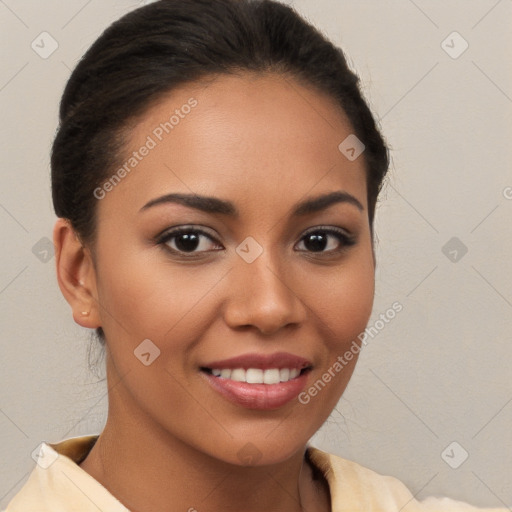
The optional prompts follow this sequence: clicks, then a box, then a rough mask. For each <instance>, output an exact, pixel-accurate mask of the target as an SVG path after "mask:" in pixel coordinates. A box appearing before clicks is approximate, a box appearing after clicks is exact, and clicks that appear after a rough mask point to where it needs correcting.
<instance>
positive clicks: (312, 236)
mask: <svg viewBox="0 0 512 512" xmlns="http://www.w3.org/2000/svg"><path fill="white" fill-rule="evenodd" d="M355 243H356V240H355V237H354V236H351V235H348V234H347V233H346V232H345V231H343V230H341V229H337V228H333V227H330V228H327V227H326V228H324V227H317V228H315V229H313V230H311V231H309V232H308V233H306V234H305V235H304V236H303V237H302V238H301V240H300V242H299V244H303V245H304V246H305V247H306V249H305V250H306V251H308V252H317V253H337V252H341V251H344V250H346V249H347V248H348V247H350V246H352V245H354V244H355ZM301 250H303V249H301Z"/></svg>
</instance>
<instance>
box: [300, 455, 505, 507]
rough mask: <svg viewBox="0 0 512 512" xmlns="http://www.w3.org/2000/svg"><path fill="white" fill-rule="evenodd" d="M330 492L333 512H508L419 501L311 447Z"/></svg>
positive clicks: (393, 483) (397, 485) (390, 481)
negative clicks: (370, 511)
mask: <svg viewBox="0 0 512 512" xmlns="http://www.w3.org/2000/svg"><path fill="white" fill-rule="evenodd" d="M308 454H309V456H310V458H311V461H312V462H313V463H314V464H315V465H316V466H317V468H318V469H320V470H321V471H322V472H323V474H324V476H325V478H326V480H327V482H328V483H329V489H330V492H331V501H332V512H349V511H350V512H352V511H354V510H372V511H375V512H377V511H378V512H399V511H400V512H506V511H508V509H506V508H494V509H492V508H477V507H474V506H472V505H469V504H468V503H464V502H461V501H456V500H452V499H450V498H447V497H442V498H438V497H434V496H431V497H429V498H426V499H425V500H423V501H418V500H417V499H416V498H415V497H414V496H413V494H412V493H411V492H410V490H409V489H408V488H407V487H406V486H405V484H404V483H403V482H401V481H400V480H398V479H397V478H395V477H392V476H387V475H382V474H380V473H377V472H376V471H373V470H371V469H369V468H366V467H364V466H362V465H360V464H357V463H356V462H353V461H350V460H348V459H344V458H342V457H339V456H337V455H333V454H330V453H327V452H323V451H321V450H319V449H317V448H313V447H308Z"/></svg>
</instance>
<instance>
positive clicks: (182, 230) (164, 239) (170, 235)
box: [155, 226, 356, 259]
mask: <svg viewBox="0 0 512 512" xmlns="http://www.w3.org/2000/svg"><path fill="white" fill-rule="evenodd" d="M190 233H194V234H199V235H203V236H205V237H206V238H208V239H209V240H211V241H212V242H214V243H216V244H218V245H220V243H219V242H218V241H217V240H216V239H215V238H214V237H213V236H212V235H210V234H209V233H207V232H206V231H204V230H202V229H200V228H196V227H193V226H190V227H188V226H186V227H185V226H183V227H179V228H175V229H172V230H169V231H166V232H164V233H162V234H161V235H159V236H158V237H156V239H155V242H156V243H157V244H159V245H162V246H164V249H165V250H167V251H170V252H171V253H173V254H177V255H179V256H184V257H185V258H189V259H192V258H194V257H197V255H200V254H203V253H206V252H211V251H199V252H195V251H191V252H186V251H180V250H178V249H173V248H172V247H169V245H168V244H169V241H170V240H172V239H174V238H177V237H178V236H180V235H183V234H190ZM317 233H323V234H327V235H333V236H335V237H336V238H337V239H338V241H339V242H340V245H341V247H340V248H338V249H331V250H329V251H308V250H301V251H300V252H307V253H310V254H315V255H317V254H318V255H322V254H339V253H342V252H344V251H346V250H347V249H348V248H349V247H350V246H353V245H355V244H356V238H355V237H354V236H352V235H348V234H347V233H345V232H344V231H343V230H341V229H339V228H334V227H323V226H318V227H315V228H313V229H310V230H309V231H307V232H306V233H305V234H304V235H303V236H302V237H301V239H300V242H302V241H303V240H304V239H305V238H307V237H308V236H309V235H312V234H317ZM214 250H215V249H214Z"/></svg>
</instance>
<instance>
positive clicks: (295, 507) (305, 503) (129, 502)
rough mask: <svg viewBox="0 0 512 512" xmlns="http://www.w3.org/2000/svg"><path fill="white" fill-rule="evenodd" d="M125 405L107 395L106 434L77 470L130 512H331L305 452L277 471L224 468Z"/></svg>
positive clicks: (272, 467)
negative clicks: (242, 511) (314, 479)
mask: <svg viewBox="0 0 512 512" xmlns="http://www.w3.org/2000/svg"><path fill="white" fill-rule="evenodd" d="M114 389H115V388H114ZM121 399H122V400H121ZM127 400H128V404H129V398H127V397H126V396H122V397H121V396H118V395H117V393H112V394H111V395H110V396H109V414H108V420H107V423H106V425H105V428H104V430H103V432H102V433H101V435H100V436H99V438H98V440H97V441H96V444H95V445H94V447H93V448H92V450H91V452H90V453H89V455H88V456H87V458H86V459H85V460H84V461H83V462H82V463H81V465H80V466H81V468H82V469H84V470H85V471H86V472H88V473H89V474H90V475H91V476H92V477H93V478H95V479H96V480H97V481H98V482H99V483H100V484H102V485H103V486H104V487H105V488H106V489H107V490H108V491H109V492H110V493H111V494H112V495H113V496H115V497H116V498H117V499H118V500H119V501H121V503H123V504H124V505H125V506H126V507H127V508H128V509H130V510H131V511H132V512H146V511H155V512H160V511H162V512H164V511H165V512H174V511H176V512H178V511H179V512H183V511H189V512H194V511H197V512H203V511H207V510H223V511H226V512H228V511H235V510H237V511H238V510H244V512H262V511H268V510H279V511H280V512H299V511H303V510H305V511H307V512H324V511H327V510H330V504H329V491H328V486H327V484H326V482H325V481H323V482H320V483H315V482H314V481H313V472H312V468H311V467H310V466H309V464H308V463H307V462H306V461H305V458H304V452H305V447H304V449H302V450H300V451H299V452H297V453H295V454H294V455H293V456H292V457H290V458H289V459H287V460H285V461H283V462H280V463H278V464H272V465H267V466H249V467H247V466H239V465H233V464H229V463H226V462H224V461H222V460H218V459H217V458H214V457H211V456H209V455H208V454H205V453H204V452H201V451H199V450H197V449H195V448H194V447H192V446H190V445H188V444H185V443H183V442H181V441H180V440H179V439H177V438H176V437H175V436H172V435H171V434H170V433H169V432H167V431H165V430H164V429H162V427H161V426H159V425H155V424H152V423H151V422H150V420H148V418H147V417H146V416H143V415H139V416H137V415H134V412H133V411H132V410H131V409H130V407H129V405H128V406H127ZM118 404H120V406H118Z"/></svg>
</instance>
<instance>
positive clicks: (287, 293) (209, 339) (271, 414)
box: [94, 74, 374, 464]
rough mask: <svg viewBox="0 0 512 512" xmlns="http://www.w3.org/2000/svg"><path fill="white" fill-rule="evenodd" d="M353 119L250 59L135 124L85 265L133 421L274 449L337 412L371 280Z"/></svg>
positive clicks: (237, 454)
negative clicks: (350, 152) (348, 144)
mask: <svg viewBox="0 0 512 512" xmlns="http://www.w3.org/2000/svg"><path fill="white" fill-rule="evenodd" d="M171 116H173V117H171ZM165 123H167V124H165ZM351 133H352V129H351V126H350V124H349V123H348V122H347V120H346V118H345V116H344V115H343V113H342V112H341V111H340V109H339V108H338V107H337V106H336V104H334V103H333V102H332V100H331V99H330V98H327V97H325V96H323V95H321V94H319V93H317V92H315V91H313V90H311V89H309V88H305V87H303V86H301V85H299V83H297V82H296V81H294V80H292V79H289V78H284V77H280V76H275V75H259V76H255V75H249V74H245V75H239V76H221V77H218V78H216V79H214V80H210V81H209V82H208V83H201V84H199V83H197V84H193V85H187V86H183V87H182V88H181V89H179V90H175V91H173V92H172V94H170V95H169V96H168V97H166V99H164V100H162V101H160V102H159V103H158V104H157V105H155V106H154V107H152V109H151V110H150V111H148V112H147V113H146V114H145V115H144V117H143V118H142V119H141V120H140V121H139V122H138V124H137V125H136V126H135V128H134V130H133V132H132V133H131V136H130V140H129V142H128V150H127V152H126V155H125V161H126V162H127V165H126V166H125V172H124V173H123V172H122V171H120V172H118V173H117V178H113V179H112V180H111V182H110V186H109V185H108V184H107V185H105V186H104V187H103V188H102V189H101V191H98V190H97V193H96V194H97V196H98V197H101V199H99V200H98V205H97V208H98V210H97V213H98V222H97V239H96V245H95V250H94V261H95V266H94V272H95V293H96V294H97V297H96V298H97V301H98V304H100V307H99V315H100V319H101V326H102V328H103V330H104V332H105V336H106V340H107V344H108V348H109V360H108V362H107V364H108V371H109V372H110V375H114V374H117V375H118V376H122V378H121V379H120V380H119V382H118V384H117V385H116V395H115V400H118V401H122V403H119V404H117V406H118V409H119V410H120V409H121V408H122V410H123V411H125V414H126V415H127V416H129V417H130V418H132V419H133V424H136V425H141V429H144V432H141V435H151V434H147V432H148V430H149V431H150V430H151V429H153V428H154V429H155V431H156V430H158V431H159V432H164V433H165V435H166V436H169V437H170V438H173V439H177V440H179V441H180V442H182V443H185V444H186V445H188V446H190V447H193V448H194V449H197V450H200V451H201V452H203V453H206V454H209V455H211V456H212V457H215V458H217V459H222V460H224V461H227V462H230V463H234V464H241V463H243V459H244V456H245V455H249V456H251V455H252V456H253V458H255V454H256V453H257V457H256V458H257V459H258V463H259V464H270V463H275V462H278V461H282V460H284V459H286V458H287V457H289V456H291V454H293V453H296V451H297V450H299V449H301V448H302V447H303V446H304V445H305V443H306V442H307V441H308V440H309V438H310V437H311V436H312V435H313V434H314V433H315V431H316V430H318V428H319V427H320V426H321V425H322V423H323V422H324V421H325V420H326V418H327V417H328V416H329V414H330V413H331V411H332V409H333V408H334V407H335V405H336V403H337V402H338V400H339V398H340V396H341V394H342V393H343V391H344V389H345V387H346V385H347V383H348V381H349V379H350V376H351V374H352V371H353V369H354V365H355V363H356V359H357V355H354V357H353V358H352V359H351V360H349V361H347V359H346V358H344V357H343V356H344V354H345V353H346V352H347V350H349V349H350V348H351V347H354V340H356V341H357V336H358V334H360V333H361V332H362V331H364V328H365V326H366V324H367V322H368V319H369V316H370V313H371V309H372V303H373V295H374V260H373V252H372V242H371V235H370V226H369V220H368V205H367V199H366V190H367V189H366V178H365V171H364V162H363V157H360V158H357V159H356V160H354V161H349V160H348V159H347V158H345V156H344V155H343V154H342V153H341V152H340V150H339V149H338V145H339V144H340V142H341V141H343V140H344V139H345V138H346V137H347V136H349V135H350V134H351ZM144 147H145V148H146V150H144V149H141V148H144ZM134 152H136V153H134ZM130 158H133V160H130ZM123 163H124V162H123ZM176 194H180V195H181V196H176ZM180 197H181V199H180ZM187 197H188V199H187ZM206 198H210V199H206ZM320 198H323V199H320ZM144 340H146V341H144ZM141 343H142V344H141ZM352 352H353V354H357V351H356V350H352ZM340 357H341V358H343V360H344V364H343V365H342V364H341V363H340ZM337 361H338V365H336V362H337ZM340 366H342V368H341V369H340ZM219 375H220V376H219ZM326 375H328V376H327V377H326ZM329 376H330V378H329ZM116 380H117V378H116ZM244 381H248V382H244ZM281 381H282V382H281ZM315 390H316V391H315ZM115 405H116V404H114V408H115ZM205 432H206V433H207V434H208V435H205ZM248 443H251V444H250V445H249V444H248ZM244 450H245V451H246V452H247V454H246V453H245V452H244ZM253 452H254V453H253Z"/></svg>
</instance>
